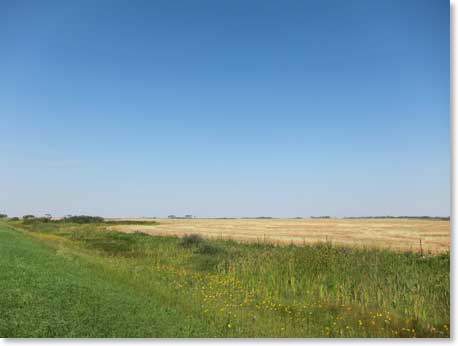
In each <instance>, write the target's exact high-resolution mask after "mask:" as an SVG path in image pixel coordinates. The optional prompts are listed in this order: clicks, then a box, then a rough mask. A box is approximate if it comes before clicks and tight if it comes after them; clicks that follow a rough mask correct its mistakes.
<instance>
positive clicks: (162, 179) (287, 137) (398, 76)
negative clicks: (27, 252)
mask: <svg viewBox="0 0 458 346" xmlns="http://www.w3.org/2000/svg"><path fill="white" fill-rule="evenodd" d="M449 6H450V4H449V2H448V1H444V0H415V1H414V0H402V1H398V0H396V1H391V0H386V1H380V2H373V1H366V0H364V1H363V0H351V1H318V0H316V1H314V0H313V1H312V0H302V1H281V2H280V1H249V2H247V1H198V0H181V1H136V0H134V1H103V0H101V1H86V0H80V1H46V0H45V1H40V2H38V1H31V0H30V1H21V0H18V1H2V2H1V3H0V47H1V48H0V49H1V54H0V76H1V77H0V78H1V79H0V80H1V83H0V117H1V122H0V130H1V136H0V150H1V152H2V153H3V155H2V159H1V160H0V190H1V194H0V210H1V211H4V212H7V213H8V214H10V215H23V214H26V213H34V214H40V213H48V212H49V213H51V214H53V215H65V214H91V215H102V216H165V215H168V214H177V215H181V214H194V215H197V216H201V217H218V216H260V215H263V216H267V215H269V216H278V217H282V216H283V217H294V216H304V217H307V216H310V215H332V216H359V215H443V216H445V215H449V214H450V87H449V86H450V59H449V57H450V44H449V42H450V33H449V25H450V21H449V18H450V17H449V13H450V8H449Z"/></svg>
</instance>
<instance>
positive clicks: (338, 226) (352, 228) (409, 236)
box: [111, 218, 450, 253]
mask: <svg viewBox="0 0 458 346" xmlns="http://www.w3.org/2000/svg"><path fill="white" fill-rule="evenodd" d="M131 220H147V219H131ZM155 220H156V221H158V222H159V224H158V225H116V226H112V227H111V229H113V230H117V231H122V232H128V233H131V232H142V233H147V234H157V235H176V236H178V237H181V236H184V235H186V234H193V233H197V234H200V235H202V236H204V237H206V238H210V239H232V240H236V241H241V242H266V243H267V242H268V243H275V244H290V243H294V244H296V245H301V244H311V243H317V242H332V243H333V244H335V245H339V246H352V247H355V246H356V247H375V248H386V249H392V250H400V251H418V252H420V251H422V252H425V253H429V252H431V253H439V252H445V251H450V221H449V220H427V219H426V220H425V219H382V218H380V219H155Z"/></svg>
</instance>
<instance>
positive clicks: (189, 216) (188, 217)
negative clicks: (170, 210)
mask: <svg viewBox="0 0 458 346" xmlns="http://www.w3.org/2000/svg"><path fill="white" fill-rule="evenodd" d="M184 217H185V218H186V219H192V215H190V214H187V215H185V216H184Z"/></svg>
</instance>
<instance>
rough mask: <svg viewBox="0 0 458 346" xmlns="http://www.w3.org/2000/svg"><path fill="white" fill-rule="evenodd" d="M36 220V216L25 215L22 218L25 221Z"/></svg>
mask: <svg viewBox="0 0 458 346" xmlns="http://www.w3.org/2000/svg"><path fill="white" fill-rule="evenodd" d="M34 218H35V215H31V214H28V215H24V216H23V217H22V219H23V220H30V219H34Z"/></svg>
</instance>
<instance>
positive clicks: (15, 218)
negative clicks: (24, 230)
mask: <svg viewBox="0 0 458 346" xmlns="http://www.w3.org/2000/svg"><path fill="white" fill-rule="evenodd" d="M10 221H19V218H18V217H16V216H15V217H12V218H10Z"/></svg>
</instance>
